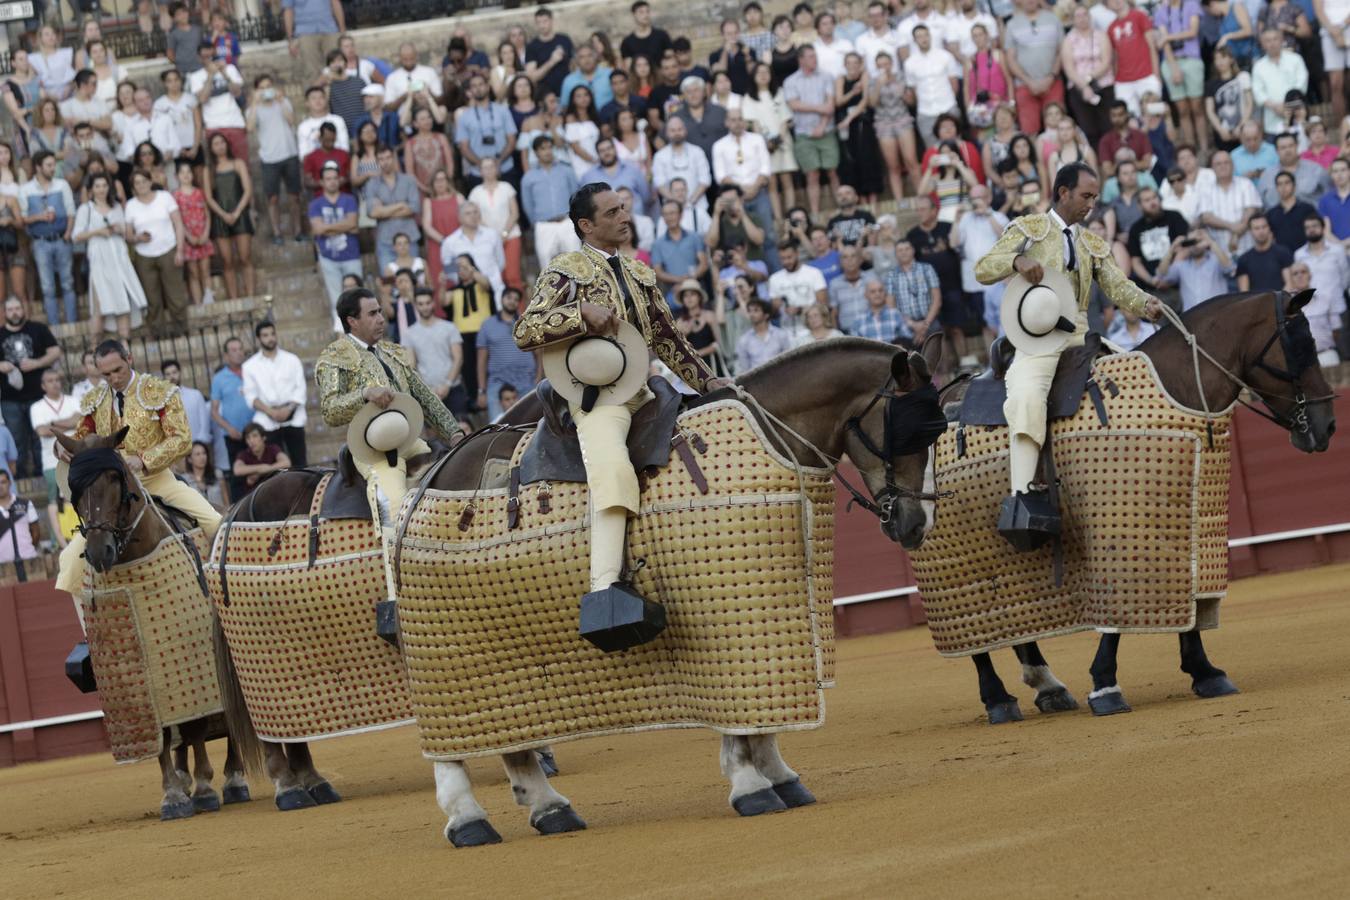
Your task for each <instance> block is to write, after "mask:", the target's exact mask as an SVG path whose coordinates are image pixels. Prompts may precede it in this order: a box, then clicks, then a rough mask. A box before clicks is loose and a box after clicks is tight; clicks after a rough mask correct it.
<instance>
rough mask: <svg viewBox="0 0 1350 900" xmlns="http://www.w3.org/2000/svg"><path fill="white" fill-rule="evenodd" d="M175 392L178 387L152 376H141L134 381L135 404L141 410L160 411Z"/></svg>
mask: <svg viewBox="0 0 1350 900" xmlns="http://www.w3.org/2000/svg"><path fill="white" fill-rule="evenodd" d="M177 392H178V385H176V384H173V383H172V382H170V381H168V380H166V379H163V378H158V377H156V376H154V375H146V374H141V376H140V377H139V378H137V379H136V402H137V403H139V404H140V405H141V408H142V409H148V410H153V411H158V410H161V409H163V408H164V407H165V405H166V404H168V402H169V400H170V399H171V398H172V397H173V395H174V394H176V393H177Z"/></svg>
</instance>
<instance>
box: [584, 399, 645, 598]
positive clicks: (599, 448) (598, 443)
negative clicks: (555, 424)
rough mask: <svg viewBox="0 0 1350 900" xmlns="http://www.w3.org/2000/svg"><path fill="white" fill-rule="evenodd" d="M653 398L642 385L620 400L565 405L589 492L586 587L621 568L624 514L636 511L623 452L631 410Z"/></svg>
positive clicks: (595, 586) (598, 585)
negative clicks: (573, 425) (588, 573)
mask: <svg viewBox="0 0 1350 900" xmlns="http://www.w3.org/2000/svg"><path fill="white" fill-rule="evenodd" d="M652 399H654V395H653V394H652V392H651V391H650V390H648V389H647V388H646V387H644V388H642V390H640V391H638V392H637V393H636V394H634V395H633V397H632V398H631V399H630V400H629V401H628V402H627V403H625V404H624V405H622V406H597V407H595V408H593V409H592V410H591V411H590V412H582V411H581V407H579V406H571V407H570V409H571V412H572V420H573V421H574V422H576V423H577V442H578V443H579V444H580V445H581V459H582V462H583V463H584V464H585V466H586V484H587V487H588V488H589V489H590V493H591V590H593V591H598V590H601V589H602V588H607V587H609V586H610V585H611V584H613V583H614V582H615V581H617V580H618V579H619V573H620V572H621V570H622V569H623V544H624V534H625V532H626V530H627V529H626V526H627V523H628V514H629V513H630V512H631V513H636V512H637V511H638V504H639V502H640V499H641V498H640V496H639V491H638V480H637V472H635V471H634V470H633V461H632V460H631V459H630V458H629V456H628V428H629V426H630V425H632V424H633V413H635V412H637V411H638V410H639V409H640V408H641V407H642V406H643V404H645V403H647V402H648V401H649V400H652Z"/></svg>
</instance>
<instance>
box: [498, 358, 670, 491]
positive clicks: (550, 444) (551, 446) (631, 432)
mask: <svg viewBox="0 0 1350 900" xmlns="http://www.w3.org/2000/svg"><path fill="white" fill-rule="evenodd" d="M647 387H648V389H649V390H651V392H652V394H653V395H655V399H653V400H649V401H648V402H647V403H644V404H643V405H642V406H641V407H639V408H638V411H637V412H635V413H633V424H632V425H631V426H630V427H629V429H628V458H629V459H631V460H632V461H633V468H634V469H635V470H637V471H639V472H640V471H642V470H643V469H647V468H658V469H659V468H664V467H665V466H666V465H667V464H668V463H669V462H670V442H671V438H672V437H673V436H674V434H675V420H676V418H677V417H678V416H679V414H680V404H681V401H682V400H683V396H684V395H683V394H681V393H680V392H679V391H677V390H676V389H675V387H674V386H673V385H672V384H671V383H670V382H669V381H667V380H666V379H664V378H652V379H650V380H648V382H647ZM537 390H538V391H539V397H540V399H541V400H542V401H543V402H544V417H543V418H542V419H541V420H540V422H539V428H538V429H536V430H535V433H534V437H533V438H532V439H531V440H530V445H529V446H528V447H527V448H526V449H525V452H524V453H523V454H522V455H521V459H520V483H521V484H533V483H535V482H538V481H564V482H581V483H584V482H585V481H586V465H585V463H584V461H583V460H582V458H581V444H580V443H578V441H577V431H576V426H575V425H574V424H573V423H572V417H571V414H570V413H569V412H568V409H567V401H566V400H564V399H562V398H561V397H560V396H558V394H557V393H556V392H555V391H554V390H553V389H552V387H550V386H549V384H548V381H547V380H545V381H541V382H540V383H539V385H538V387H537Z"/></svg>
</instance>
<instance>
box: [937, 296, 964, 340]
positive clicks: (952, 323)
mask: <svg viewBox="0 0 1350 900" xmlns="http://www.w3.org/2000/svg"><path fill="white" fill-rule="evenodd" d="M966 318H967V307H966V298H965V292H964V291H959V290H953V291H943V292H942V308H941V309H939V310H938V321H939V322H941V323H942V328H943V330H944V331H958V330H964V329H965V327H966Z"/></svg>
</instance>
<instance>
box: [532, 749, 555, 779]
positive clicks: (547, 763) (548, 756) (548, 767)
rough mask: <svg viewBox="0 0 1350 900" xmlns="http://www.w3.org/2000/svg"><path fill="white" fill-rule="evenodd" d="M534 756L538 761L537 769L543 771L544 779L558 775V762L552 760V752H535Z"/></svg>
mask: <svg viewBox="0 0 1350 900" xmlns="http://www.w3.org/2000/svg"><path fill="white" fill-rule="evenodd" d="M534 755H535V756H536V757H538V759H539V768H541V769H543V770H544V777H545V778H552V777H553V776H554V775H557V774H558V761H557V760H556V759H554V758H553V751H551V750H536V751H534Z"/></svg>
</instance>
